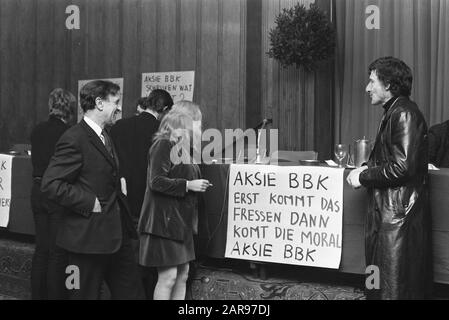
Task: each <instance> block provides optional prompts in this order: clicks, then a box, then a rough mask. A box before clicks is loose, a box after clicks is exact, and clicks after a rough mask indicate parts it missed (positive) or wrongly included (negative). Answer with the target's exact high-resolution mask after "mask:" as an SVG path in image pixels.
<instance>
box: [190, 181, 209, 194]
mask: <svg viewBox="0 0 449 320" xmlns="http://www.w3.org/2000/svg"><path fill="white" fill-rule="evenodd" d="M210 186H212V184H211V183H210V182H209V181H208V180H205V179H197V180H191V181H187V190H190V191H194V192H204V191H206V189H207V188H208V187H210Z"/></svg>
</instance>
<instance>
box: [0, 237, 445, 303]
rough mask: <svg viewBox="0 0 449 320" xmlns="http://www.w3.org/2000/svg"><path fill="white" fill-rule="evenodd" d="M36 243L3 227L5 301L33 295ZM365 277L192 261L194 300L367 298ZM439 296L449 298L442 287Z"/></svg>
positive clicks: (1, 288) (0, 257)
mask: <svg viewBox="0 0 449 320" xmlns="http://www.w3.org/2000/svg"><path fill="white" fill-rule="evenodd" d="M33 252H34V245H33V244H32V243H31V241H30V239H17V238H13V239H12V238H9V239H5V237H4V236H3V235H2V233H1V232H0V300H10V299H30V298H31V294H30V271H31V259H32V254H33ZM362 285H363V279H362V277H361V276H358V275H348V274H340V273H338V272H335V271H332V270H327V269H316V268H301V267H297V266H288V265H280V264H277V265H276V264H253V263H249V262H248V261H241V260H221V259H218V260H214V259H206V258H201V259H199V262H196V263H193V264H192V265H191V274H190V277H189V282H188V290H187V299H191V300H209V299H213V300H231V299H232V300H277V299H282V300H284V299H285V300H364V299H365V295H364V293H363V290H362V289H361V288H362ZM435 292H436V294H437V295H436V296H435V298H436V299H448V297H449V289H448V286H440V287H439V288H438V290H437V291H435Z"/></svg>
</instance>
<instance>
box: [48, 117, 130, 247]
mask: <svg viewBox="0 0 449 320" xmlns="http://www.w3.org/2000/svg"><path fill="white" fill-rule="evenodd" d="M115 158H117V157H115ZM41 190H42V191H43V192H44V193H46V195H47V196H48V198H50V199H51V200H54V201H55V202H57V203H59V204H60V205H62V206H63V207H65V208H66V210H65V214H64V215H63V217H62V221H61V226H60V228H59V230H58V234H57V237H56V243H57V244H58V245H59V246H60V247H62V248H64V249H66V250H68V251H72V252H77V253H91V254H93V253H95V254H99V253H113V252H115V251H117V250H118V249H119V248H120V246H121V243H122V237H123V235H124V234H125V232H126V233H128V234H129V235H130V236H134V237H136V236H137V234H136V232H135V229H133V228H132V222H131V217H130V214H129V208H128V205H127V203H126V197H125V196H124V195H123V194H122V192H121V187H120V176H119V173H118V163H117V161H116V160H115V159H114V158H113V157H112V156H111V155H110V154H109V152H108V151H107V150H106V147H105V146H104V144H103V142H102V141H101V139H100V138H99V137H98V135H97V134H96V133H95V132H94V131H93V130H92V128H90V127H89V125H88V124H87V123H86V122H85V121H84V120H83V121H81V122H80V123H78V124H76V125H75V126H73V127H72V128H70V129H69V130H67V131H66V132H65V133H64V134H63V135H62V137H61V138H60V140H59V141H58V143H57V145H56V151H55V154H54V156H53V157H52V159H51V160H50V164H49V166H48V168H47V170H46V171H45V174H44V177H43V179H42V186H41ZM95 198H98V200H99V201H100V204H101V208H102V212H101V213H93V212H92V210H93V207H94V203H95Z"/></svg>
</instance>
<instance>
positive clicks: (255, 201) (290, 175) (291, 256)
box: [225, 165, 344, 269]
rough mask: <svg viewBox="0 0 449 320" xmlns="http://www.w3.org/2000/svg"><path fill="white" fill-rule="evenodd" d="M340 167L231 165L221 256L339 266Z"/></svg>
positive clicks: (342, 170) (340, 231)
mask: <svg viewBox="0 0 449 320" xmlns="http://www.w3.org/2000/svg"><path fill="white" fill-rule="evenodd" d="M343 172H344V169H335V168H327V167H312V166H292V167H286V166H282V167H279V166H264V165H231V167H230V176H229V198H228V231H227V242H226V254H225V256H226V257H228V258H236V259H245V260H254V261H265V262H275V263H285V264H295V265H305V266H315V267H325V268H334V269H336V268H338V267H339V265H340V260H341V245H342V224H343Z"/></svg>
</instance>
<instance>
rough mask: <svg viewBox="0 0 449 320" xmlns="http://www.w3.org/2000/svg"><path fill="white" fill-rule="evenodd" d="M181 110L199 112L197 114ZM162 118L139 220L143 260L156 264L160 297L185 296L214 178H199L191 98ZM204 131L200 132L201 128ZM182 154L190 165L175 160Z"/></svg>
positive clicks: (156, 296) (196, 127)
mask: <svg viewBox="0 0 449 320" xmlns="http://www.w3.org/2000/svg"><path fill="white" fill-rule="evenodd" d="M179 105H181V106H182V108H181V109H185V110H193V109H194V110H195V112H194V114H195V116H194V117H193V118H192V117H191V116H189V113H190V111H189V112H180V111H179V109H178V106H179ZM173 108H177V111H174V110H172V111H170V112H169V113H168V114H166V115H165V116H164V118H163V119H162V122H161V125H160V127H159V130H158V132H157V133H156V135H155V139H154V143H153V145H152V146H151V148H150V152H149V164H148V173H147V188H146V191H145V197H144V202H143V205H142V211H141V215H140V220H139V226H138V231H139V234H140V259H139V260H140V261H139V262H140V264H141V265H143V266H146V267H156V268H157V271H158V281H157V284H156V288H155V290H154V299H155V300H182V299H185V294H186V281H187V278H188V273H189V262H190V261H192V260H194V259H195V250H194V241H193V235H194V234H196V233H197V230H198V198H197V193H198V192H205V191H206V189H207V188H208V187H209V186H210V184H209V181H207V180H204V179H201V178H200V176H201V175H200V171H199V167H198V165H196V164H193V161H191V148H190V146H191V141H192V139H193V137H194V135H198V134H199V135H201V125H200V124H201V112H200V109H199V107H198V106H197V105H195V104H194V103H192V102H187V101H181V102H178V103H176V104H175V105H174V106H173ZM198 131H199V132H198ZM179 154H182V155H183V158H184V159H186V158H187V160H188V159H190V161H186V162H188V163H185V162H183V163H176V162H174V161H173V158H172V156H173V155H179Z"/></svg>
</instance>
